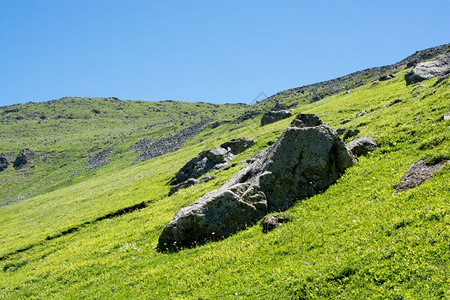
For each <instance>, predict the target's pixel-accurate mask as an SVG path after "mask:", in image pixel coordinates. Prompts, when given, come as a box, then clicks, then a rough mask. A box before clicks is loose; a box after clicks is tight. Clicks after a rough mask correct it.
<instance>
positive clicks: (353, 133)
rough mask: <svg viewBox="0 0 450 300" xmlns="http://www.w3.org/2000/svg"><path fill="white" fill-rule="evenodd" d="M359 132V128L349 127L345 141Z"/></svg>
mask: <svg viewBox="0 0 450 300" xmlns="http://www.w3.org/2000/svg"><path fill="white" fill-rule="evenodd" d="M358 133H359V129H349V130H348V131H346V132H345V133H344V136H343V139H344V141H345V140H347V139H349V138H351V137H354V136H357V135H358Z"/></svg>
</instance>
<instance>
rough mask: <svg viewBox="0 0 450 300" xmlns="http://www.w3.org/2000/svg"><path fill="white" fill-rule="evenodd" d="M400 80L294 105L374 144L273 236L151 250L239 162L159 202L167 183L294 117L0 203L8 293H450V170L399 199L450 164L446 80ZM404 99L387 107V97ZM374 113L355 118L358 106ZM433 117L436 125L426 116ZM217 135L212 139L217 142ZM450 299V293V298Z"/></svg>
mask: <svg viewBox="0 0 450 300" xmlns="http://www.w3.org/2000/svg"><path fill="white" fill-rule="evenodd" d="M402 78H403V76H402V74H399V75H398V76H397V77H396V78H395V79H393V80H390V81H387V82H381V83H380V84H379V85H377V86H375V87H373V88H370V87H369V85H366V86H364V87H361V88H358V89H355V90H352V91H351V93H350V94H339V95H335V96H331V97H328V98H325V99H323V100H321V101H319V102H316V103H313V104H309V105H304V106H299V107H298V108H297V111H300V110H301V111H302V112H307V113H316V114H317V115H318V116H320V117H321V118H322V119H323V120H324V121H325V122H327V123H328V124H329V125H331V126H332V127H334V128H337V127H338V126H339V122H340V121H341V120H342V119H346V118H348V117H351V118H352V119H354V120H353V121H352V122H350V123H348V124H347V126H348V127H351V128H359V129H360V130H361V134H360V135H366V134H370V135H371V136H373V137H374V138H375V139H376V140H377V141H378V142H379V144H380V147H379V148H378V149H377V150H376V151H375V152H373V153H371V154H369V155H368V156H367V157H365V158H361V159H360V161H359V162H358V163H357V164H356V165H355V166H353V167H352V168H350V169H349V170H348V171H347V172H346V174H345V175H344V176H343V177H342V178H341V179H340V180H339V181H338V182H337V183H336V184H335V185H333V186H332V187H330V188H329V189H328V190H327V191H326V192H324V193H323V194H320V195H316V196H314V197H312V198H309V199H307V200H304V201H302V202H299V203H297V204H296V205H295V206H294V207H293V208H292V209H290V210H288V211H286V212H284V213H283V214H284V215H287V216H289V217H290V218H291V219H292V221H291V222H289V223H287V224H285V225H283V226H282V227H281V228H279V229H277V230H275V231H273V232H271V233H269V234H263V233H261V229H260V227H259V226H258V225H255V226H253V227H250V228H249V229H248V230H246V231H242V232H239V233H237V234H236V235H234V236H233V237H231V238H228V239H226V240H223V241H220V242H215V243H209V244H207V245H203V246H200V247H197V248H195V249H187V250H183V251H181V252H179V253H172V254H160V253H158V252H156V251H155V249H154V247H155V246H156V243H157V238H158V236H159V233H160V232H161V230H162V229H163V227H164V226H165V224H166V223H167V222H168V221H169V220H170V219H171V218H172V217H173V215H174V213H175V212H176V211H177V210H178V209H179V208H180V207H183V206H185V205H187V204H189V203H191V202H192V201H195V200H196V199H197V198H198V197H200V196H202V195H203V194H204V193H205V192H207V191H209V190H211V189H213V188H216V187H218V186H220V185H221V184H222V183H223V182H225V181H226V180H227V179H228V178H230V177H231V176H232V175H233V174H234V173H235V172H236V171H237V170H238V169H239V167H240V166H239V165H237V166H235V167H233V168H230V169H228V170H225V171H221V172H216V175H217V178H216V179H215V180H213V181H210V182H208V183H205V184H202V185H198V186H195V187H192V188H189V189H187V190H182V191H180V192H178V193H176V194H174V195H173V196H171V197H168V198H166V197H164V196H165V194H166V193H167V192H168V190H169V187H168V186H167V185H165V183H166V182H167V180H168V179H169V178H170V177H171V176H172V175H173V174H174V172H175V171H176V170H177V169H178V168H179V167H181V166H182V165H183V163H184V162H185V161H187V160H188V159H190V158H191V157H192V156H194V155H196V154H197V153H198V152H199V151H201V150H204V149H207V148H210V147H211V146H214V145H217V144H219V143H220V142H221V141H225V140H228V139H229V138H232V137H239V136H248V137H250V138H254V139H256V140H257V144H256V145H255V146H254V147H252V148H250V149H249V150H248V151H246V152H245V153H243V154H242V155H240V156H239V157H237V158H236V162H239V161H241V160H244V159H246V158H248V157H250V156H251V155H252V154H253V153H255V152H257V151H258V150H260V149H263V148H265V147H266V146H267V142H269V141H274V140H276V138H277V137H278V136H279V135H280V134H281V132H282V131H283V130H284V128H285V127H286V126H287V124H288V123H289V120H285V121H281V122H278V123H275V124H272V125H269V126H266V127H263V128H260V127H258V122H259V119H255V120H249V121H246V122H245V123H244V125H246V126H243V127H241V128H238V129H237V130H234V131H230V129H232V128H234V127H235V126H234V125H232V124H225V125H222V126H220V127H218V128H216V129H214V130H209V132H208V131H206V132H204V133H202V134H200V135H199V136H197V137H196V138H194V140H191V141H190V142H188V143H187V145H186V146H185V147H184V148H183V149H181V150H179V151H177V152H174V153H171V154H168V155H165V156H163V157H161V158H159V159H154V160H150V161H148V162H145V163H142V164H139V165H136V166H132V167H128V168H124V169H123V170H122V171H117V169H116V167H117V166H119V167H120V164H119V163H118V165H117V166H115V165H114V164H113V163H111V164H110V165H107V166H106V167H102V168H99V169H97V170H96V171H95V173H96V175H97V176H96V177H92V178H87V179H86V180H84V181H82V182H79V183H77V184H76V185H72V186H69V187H65V188H62V189H60V190H57V191H54V192H52V193H49V194H44V195H42V196H38V197H35V198H30V199H27V200H25V201H22V202H20V203H16V204H14V205H10V206H6V207H3V208H0V209H1V214H0V223H1V224H2V229H1V231H0V239H1V240H2V249H1V252H2V255H4V254H5V253H10V252H13V251H14V250H17V249H21V248H24V247H26V246H27V245H29V244H34V247H32V248H31V249H29V250H27V251H24V252H20V253H16V254H13V255H11V256H10V257H9V258H7V259H4V260H2V261H0V268H1V270H2V271H1V270H0V272H3V274H2V276H0V297H3V298H18V297H24V296H33V297H37V298H48V297H56V298H80V297H87V298H99V297H105V298H106V297H111V296H113V297H123V298H143V297H145V298H155V299H164V298H171V299H177V298H179V299H183V298H194V299H197V298H202V299H214V298H236V296H237V298H263V297H265V298H269V299H270V298H277V299H280V298H282V299H283V298H290V297H294V298H320V297H323V298H368V297H373V298H385V297H387V298H394V297H397V298H399V299H401V298H405V299H408V298H440V297H450V294H448V292H447V290H448V285H449V278H450V276H449V275H450V274H449V271H448V268H446V267H445V266H448V265H449V259H450V257H449V251H448V245H449V221H450V220H449V213H448V207H449V203H448V202H449V199H450V191H449V183H450V182H449V179H448V178H449V177H448V175H449V170H450V168H449V166H446V167H445V168H444V169H443V170H441V171H440V172H438V173H437V174H436V175H435V176H434V177H433V178H432V179H431V180H430V181H428V182H426V183H425V184H423V185H422V186H419V187H417V188H414V189H412V190H409V191H406V192H402V193H399V194H397V195H396V194H394V193H393V185H395V184H396V183H398V181H399V180H400V178H401V176H402V175H403V174H404V172H405V171H406V170H407V169H408V167H409V166H410V165H411V164H412V163H414V162H416V161H417V160H419V159H420V158H423V157H427V156H432V157H442V156H447V157H448V156H449V141H448V138H447V137H448V136H449V133H450V132H449V122H448V121H447V122H443V121H438V119H439V117H441V116H442V115H443V114H445V113H447V112H448V111H449V110H450V94H449V83H448V80H447V81H445V82H443V83H441V85H440V86H438V87H432V85H433V84H434V82H435V80H429V81H426V82H424V84H425V85H426V86H425V87H423V88H420V89H421V94H420V96H419V97H418V98H415V97H413V96H412V94H414V93H415V91H413V90H414V89H415V87H414V86H408V87H405V85H404V81H403V80H402ZM397 97H400V98H401V99H403V100H404V101H403V102H402V103H399V104H397V105H394V106H392V107H385V105H386V104H388V103H390V101H392V100H393V99H395V98H397ZM362 109H366V110H368V111H370V113H368V114H367V115H365V116H363V117H361V118H358V119H355V118H354V116H355V114H356V112H358V111H359V110H362ZM428 118H431V119H428ZM209 134H210V135H209ZM141 201H148V202H149V204H148V206H147V207H146V208H144V209H142V210H139V211H135V212H133V213H130V214H126V215H123V216H119V217H116V218H111V219H106V220H103V221H98V222H94V223H92V224H88V225H86V226H83V227H80V228H79V230H78V231H75V232H73V233H71V234H67V235H64V236H62V237H59V238H56V239H52V240H49V241H45V237H47V236H49V235H50V236H51V235H55V234H58V233H59V232H61V231H64V230H66V229H67V228H71V227H73V226H76V225H77V224H81V223H83V222H86V221H92V220H93V219H95V218H97V217H99V216H102V215H104V214H106V213H108V212H110V211H115V210H117V209H118V208H121V207H125V206H130V205H132V204H135V203H139V202H141ZM446 293H447V294H446Z"/></svg>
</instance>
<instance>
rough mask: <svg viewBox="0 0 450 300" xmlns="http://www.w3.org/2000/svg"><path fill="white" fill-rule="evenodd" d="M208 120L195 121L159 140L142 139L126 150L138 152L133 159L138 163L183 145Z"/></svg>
mask: <svg viewBox="0 0 450 300" xmlns="http://www.w3.org/2000/svg"><path fill="white" fill-rule="evenodd" d="M209 122H210V120H205V121H202V122H199V123H196V124H194V125H192V126H190V127H188V128H185V129H182V130H180V131H178V132H177V133H174V134H170V135H169V136H167V137H164V138H162V139H159V140H156V141H154V140H152V139H143V140H140V141H138V142H136V143H135V144H134V145H132V146H131V147H130V148H128V150H127V151H131V150H134V151H136V152H137V153H139V156H138V157H137V158H136V159H135V160H134V163H135V164H136V163H138V162H140V161H146V160H149V159H152V158H155V157H158V156H161V155H164V154H167V153H171V152H174V151H176V150H178V149H180V148H181V147H183V145H184V143H185V142H186V141H188V140H190V139H192V138H193V137H194V136H196V135H197V134H199V133H200V132H202V131H203V126H205V125H206V124H208V123H209Z"/></svg>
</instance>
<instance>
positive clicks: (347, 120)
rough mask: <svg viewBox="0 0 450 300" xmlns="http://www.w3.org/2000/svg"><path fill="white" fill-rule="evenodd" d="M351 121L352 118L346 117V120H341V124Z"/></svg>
mask: <svg viewBox="0 0 450 300" xmlns="http://www.w3.org/2000/svg"><path fill="white" fill-rule="evenodd" d="M350 121H351V119H345V120H342V121H341V124H346V123H348V122H350Z"/></svg>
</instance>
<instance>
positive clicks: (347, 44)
mask: <svg viewBox="0 0 450 300" xmlns="http://www.w3.org/2000/svg"><path fill="white" fill-rule="evenodd" d="M449 16H450V1H445V0H441V1H438V0H429V1H423V0H421V1H415V0H410V1H395V0H389V1H385V0H378V1H362V0H358V1H281V0H277V1H275V0H274V1H262V0H260V1H246V0H227V1H206V0H204V1H189V0H187V1H170V0H169V1H162V0H160V1H156V0H155V1H138V0H121V1H118V0H90V1H86V0H70V1H68V0H54V1H49V0H39V1H38V0H28V1H27V0H0V105H9V104H13V103H22V102H28V101H33V102H37V101H46V100H51V99H57V98H60V97H64V96H86V97H108V96H114V97H118V98H120V99H132V100H165V99H172V100H180V101H205V102H214V103H226V102H246V103H248V102H250V101H251V100H253V98H255V97H256V96H257V95H258V94H259V93H260V92H264V93H265V94H267V95H272V94H274V93H276V92H279V91H281V90H285V89H289V88H293V87H298V86H302V85H305V84H310V83H315V82H318V81H324V80H328V79H332V78H335V77H338V76H341V75H346V74H348V73H351V72H354V71H358V70H361V69H365V68H369V67H374V66H380V65H387V64H390V63H394V62H397V61H399V60H401V59H403V58H405V57H406V56H408V55H410V54H412V53H414V52H415V51H416V50H421V49H424V48H429V47H433V46H437V45H441V44H445V43H449V42H450V17H449Z"/></svg>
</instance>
